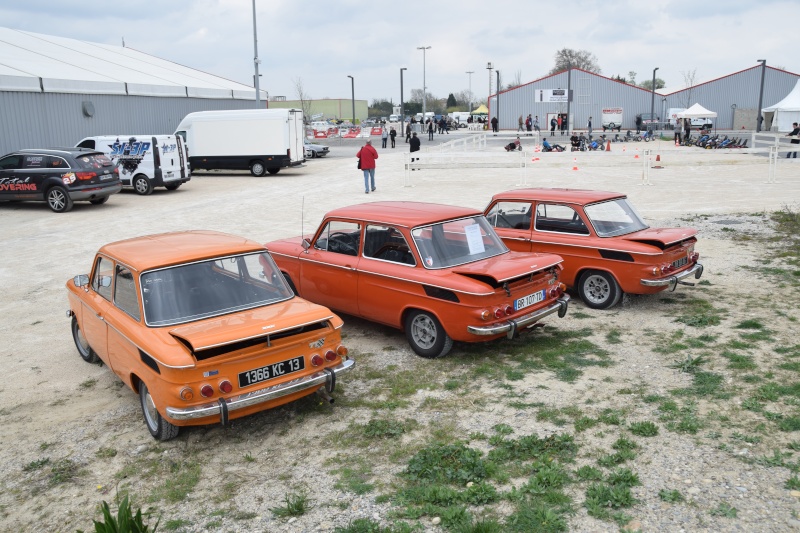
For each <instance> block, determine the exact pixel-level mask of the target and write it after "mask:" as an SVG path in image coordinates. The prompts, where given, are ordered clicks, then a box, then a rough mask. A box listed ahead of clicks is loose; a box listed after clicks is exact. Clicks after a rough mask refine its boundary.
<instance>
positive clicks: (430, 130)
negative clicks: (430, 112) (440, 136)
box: [428, 118, 434, 141]
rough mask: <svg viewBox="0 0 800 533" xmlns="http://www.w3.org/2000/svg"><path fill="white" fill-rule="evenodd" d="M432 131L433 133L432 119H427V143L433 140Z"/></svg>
mask: <svg viewBox="0 0 800 533" xmlns="http://www.w3.org/2000/svg"><path fill="white" fill-rule="evenodd" d="M433 131H434V130H433V119H432V118H429V119H428V140H429V141H432V140H433Z"/></svg>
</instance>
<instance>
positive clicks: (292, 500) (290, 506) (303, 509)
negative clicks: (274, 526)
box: [270, 490, 312, 518]
mask: <svg viewBox="0 0 800 533" xmlns="http://www.w3.org/2000/svg"><path fill="white" fill-rule="evenodd" d="M283 503H284V504H283V505H282V506H279V507H271V508H270V511H271V512H272V514H274V515H275V516H277V517H278V518H288V517H291V516H303V515H304V514H306V513H307V512H308V511H309V510H310V509H311V507H312V502H311V500H309V498H308V492H307V491H305V490H301V491H298V492H291V493H289V494H286V495H285V496H284V497H283Z"/></svg>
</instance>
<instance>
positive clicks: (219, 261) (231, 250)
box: [67, 231, 354, 440]
mask: <svg viewBox="0 0 800 533" xmlns="http://www.w3.org/2000/svg"><path fill="white" fill-rule="evenodd" d="M67 291H68V296H69V311H68V312H67V316H68V317H70V318H71V319H72V336H73V339H74V340H75V345H76V346H77V348H78V353H79V354H80V356H81V357H82V358H83V359H84V360H85V361H87V362H89V363H97V362H99V361H100V360H102V361H103V363H105V364H106V365H107V366H108V367H109V368H111V370H113V371H114V373H115V374H117V376H119V378H120V379H121V380H122V381H123V382H124V383H125V384H126V385H128V386H129V387H130V388H131V389H133V391H134V392H138V393H139V400H140V403H141V406H142V413H143V414H144V420H145V423H146V424H147V428H148V429H149V430H150V434H151V435H153V437H155V438H156V439H158V440H168V439H171V438H173V437H175V436H176V435H177V434H178V429H179V426H191V425H202V424H210V423H214V422H221V423H222V424H223V425H224V424H227V423H228V421H229V420H232V419H234V418H239V417H242V416H246V415H249V414H251V413H255V412H258V411H263V410H265V409H270V408H272V407H276V406H278V405H282V404H285V403H288V402H291V401H293V400H296V399H298V398H301V397H303V396H307V395H309V394H311V393H313V392H319V393H320V394H321V395H322V396H323V397H325V398H326V399H328V400H329V401H332V399H331V398H330V396H329V395H328V393H329V392H332V391H333V389H334V386H335V384H336V379H337V377H338V375H339V374H341V373H343V372H346V371H348V370H350V369H351V368H353V365H354V362H353V360H351V359H348V358H347V349H346V348H345V347H344V346H343V345H342V344H341V335H340V330H341V327H342V321H341V319H340V318H339V317H337V316H336V315H334V314H333V313H331V312H330V311H329V310H328V309H326V308H324V307H322V306H319V305H316V304H312V303H310V302H307V301H305V300H302V299H300V298H297V297H295V295H294V294H293V293H292V291H291V289H290V288H289V287H288V286H287V285H286V281H285V280H284V278H283V276H282V275H281V273H280V270H278V268H277V267H276V266H275V263H274V262H273V261H272V258H271V257H270V256H269V253H267V251H266V250H265V249H264V247H263V246H262V245H260V244H258V243H257V242H253V241H249V240H247V239H244V238H241V237H235V236H233V235H227V234H224V233H217V232H211V231H187V232H177V233H165V234H161V235H151V236H146V237H138V238H135V239H129V240H125V241H119V242H115V243H111V244H107V245H105V246H103V247H102V248H101V249H100V251H99V252H98V253H97V256H96V257H95V260H94V264H93V266H92V270H91V274H89V275H86V274H84V275H80V276H76V277H75V278H74V279H73V280H70V281H68V282H67Z"/></svg>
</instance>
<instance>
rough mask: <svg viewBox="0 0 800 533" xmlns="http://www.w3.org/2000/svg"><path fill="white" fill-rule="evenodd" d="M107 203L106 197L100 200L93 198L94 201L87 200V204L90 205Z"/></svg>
mask: <svg viewBox="0 0 800 533" xmlns="http://www.w3.org/2000/svg"><path fill="white" fill-rule="evenodd" d="M107 201H108V196H103V197H102V198H95V199H94V200H89V203H90V204H92V205H103V204H104V203H106V202H107Z"/></svg>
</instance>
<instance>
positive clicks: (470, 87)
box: [467, 70, 475, 113]
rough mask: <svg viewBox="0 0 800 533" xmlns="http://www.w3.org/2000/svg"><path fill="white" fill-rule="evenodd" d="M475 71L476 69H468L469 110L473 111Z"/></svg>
mask: <svg viewBox="0 0 800 533" xmlns="http://www.w3.org/2000/svg"><path fill="white" fill-rule="evenodd" d="M474 73H475V71H474V70H468V71H467V74H469V112H470V113H472V75H473V74H474Z"/></svg>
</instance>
